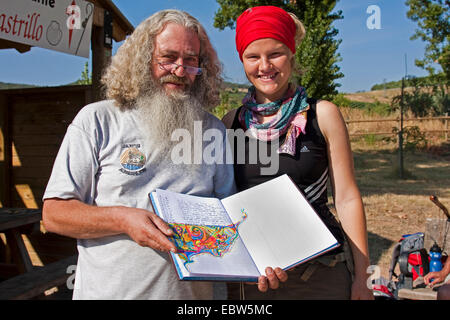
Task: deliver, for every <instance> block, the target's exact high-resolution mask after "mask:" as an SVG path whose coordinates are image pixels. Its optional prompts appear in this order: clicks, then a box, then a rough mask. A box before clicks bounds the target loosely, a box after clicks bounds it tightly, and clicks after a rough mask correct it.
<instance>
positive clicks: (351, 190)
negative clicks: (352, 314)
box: [317, 101, 373, 299]
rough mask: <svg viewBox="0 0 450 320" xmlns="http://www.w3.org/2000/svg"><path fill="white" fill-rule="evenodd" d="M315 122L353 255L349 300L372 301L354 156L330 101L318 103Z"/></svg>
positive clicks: (364, 228)
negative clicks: (324, 146) (326, 151)
mask: <svg viewBox="0 0 450 320" xmlns="http://www.w3.org/2000/svg"><path fill="white" fill-rule="evenodd" d="M317 120H318V123H319V127H320V129H321V131H322V134H323V135H324V137H325V140H326V142H327V148H328V158H329V172H330V178H331V185H332V189H333V198H334V203H335V207H336V212H337V215H338V218H339V220H340V222H341V224H342V228H343V229H344V232H345V234H346V235H347V238H348V240H349V244H350V247H351V250H352V253H353V259H354V269H355V279H354V282H353V286H352V299H371V298H373V295H372V293H371V291H370V290H369V288H368V287H367V278H368V274H367V267H368V266H369V264H370V263H369V249H368V242H367V229H366V218H365V214H364V207H363V203H362V199H361V194H360V193H359V190H358V187H357V185H356V180H355V174H354V167H353V156H352V152H351V148H350V140H349V137H348V132H347V128H346V126H345V122H344V119H343V118H342V115H341V113H340V112H339V109H338V108H337V107H336V106H335V105H334V104H333V103H331V102H328V101H320V102H318V103H317Z"/></svg>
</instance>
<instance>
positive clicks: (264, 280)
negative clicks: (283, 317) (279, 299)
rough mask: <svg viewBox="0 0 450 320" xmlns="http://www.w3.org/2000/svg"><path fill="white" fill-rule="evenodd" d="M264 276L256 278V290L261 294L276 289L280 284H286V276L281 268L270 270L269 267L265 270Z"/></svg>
mask: <svg viewBox="0 0 450 320" xmlns="http://www.w3.org/2000/svg"><path fill="white" fill-rule="evenodd" d="M265 271H266V276H260V277H259V278H258V290H259V291H261V292H266V291H267V290H268V289H269V288H270V289H278V287H279V286H280V282H286V280H287V279H288V275H287V273H286V272H285V271H283V270H282V269H281V268H275V270H274V269H272V268H271V267H267V268H266V270H265Z"/></svg>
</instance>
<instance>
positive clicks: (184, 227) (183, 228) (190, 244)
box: [169, 209, 247, 267]
mask: <svg viewBox="0 0 450 320" xmlns="http://www.w3.org/2000/svg"><path fill="white" fill-rule="evenodd" d="M241 212H242V220H240V221H239V222H238V223H236V224H234V223H232V224H230V225H228V226H205V225H192V224H183V223H169V226H170V227H171V228H172V230H173V231H174V233H175V235H174V236H173V237H171V240H172V241H173V242H174V244H175V245H176V247H177V249H178V253H177V255H178V257H180V258H181V260H183V262H184V266H185V267H186V265H187V264H188V263H192V262H194V261H193V260H192V258H193V257H194V256H196V255H199V254H203V253H209V254H211V255H212V256H214V257H222V256H223V255H224V254H225V253H227V252H229V251H230V250H231V248H232V246H233V243H234V242H235V240H236V238H237V237H238V227H239V225H240V224H241V223H242V222H243V221H244V220H245V219H246V218H247V213H246V212H245V210H244V209H242V210H241Z"/></svg>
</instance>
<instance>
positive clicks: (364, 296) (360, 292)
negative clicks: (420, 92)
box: [351, 278, 375, 300]
mask: <svg viewBox="0 0 450 320" xmlns="http://www.w3.org/2000/svg"><path fill="white" fill-rule="evenodd" d="M351 299H352V300H374V299H375V298H374V296H373V293H372V290H370V289H369V288H368V287H367V279H364V278H355V280H354V281H353V284H352V295H351Z"/></svg>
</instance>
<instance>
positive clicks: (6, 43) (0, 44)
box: [0, 39, 31, 53]
mask: <svg viewBox="0 0 450 320" xmlns="http://www.w3.org/2000/svg"><path fill="white" fill-rule="evenodd" d="M0 49H16V50H17V51H19V52H20V53H24V52H27V51H30V49H31V46H29V45H26V44H23V43H18V42H14V41H10V40H6V39H0Z"/></svg>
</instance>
